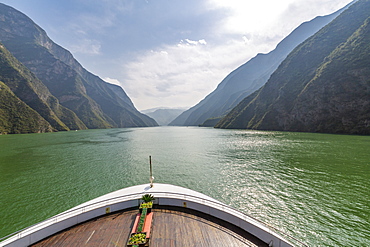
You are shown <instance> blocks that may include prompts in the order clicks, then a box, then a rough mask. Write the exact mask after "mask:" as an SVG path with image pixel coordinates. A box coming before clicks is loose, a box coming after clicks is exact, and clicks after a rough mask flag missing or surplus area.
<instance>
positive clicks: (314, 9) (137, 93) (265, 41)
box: [0, 0, 352, 110]
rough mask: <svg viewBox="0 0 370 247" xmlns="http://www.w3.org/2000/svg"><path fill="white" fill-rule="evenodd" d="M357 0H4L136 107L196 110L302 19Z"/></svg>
mask: <svg viewBox="0 0 370 247" xmlns="http://www.w3.org/2000/svg"><path fill="white" fill-rule="evenodd" d="M351 1H352V0H279V1H276V0H253V1H252V0H58V1H52V0H32V1H29V0H0V2H1V3H4V4H7V5H10V6H12V7H14V8H15V9H17V10H19V11H21V12H23V13H24V14H26V15H27V16H28V17H30V18H31V19H32V20H33V21H34V22H35V23H36V24H38V25H39V26H40V27H41V28H42V29H44V30H45V31H46V32H47V34H48V36H49V37H50V38H51V39H52V40H53V41H54V42H55V43H57V44H59V45H61V46H62V47H64V48H65V49H67V50H69V51H70V52H71V53H72V54H73V56H74V57H75V58H76V59H77V60H78V61H79V62H80V63H81V64H82V66H83V67H85V68H86V69H87V70H88V71H90V72H91V73H93V74H95V75H97V76H99V77H100V78H102V79H103V80H105V81H107V82H109V83H113V84H117V85H120V86H121V87H122V88H123V89H124V90H125V92H126V93H127V94H128V96H129V97H130V98H131V100H132V101H133V103H134V105H135V106H136V108H137V109H139V110H145V109H150V108H157V107H166V108H177V107H179V108H180V107H181V108H184V107H191V106H194V105H195V104H197V103H198V102H199V101H201V100H202V99H203V98H204V97H205V96H207V95H208V94H209V93H211V92H212V91H213V90H214V89H215V88H216V87H217V85H218V84H219V83H220V82H221V81H222V79H224V78H225V77H226V76H227V75H228V74H229V73H230V72H232V71H233V70H234V69H236V68H237V67H239V66H240V65H242V64H244V63H245V62H247V61H248V60H250V59H251V58H252V57H254V56H256V55H257V54H258V53H268V52H270V51H271V50H273V49H274V48H275V47H276V45H277V44H278V43H279V42H280V41H281V40H282V39H283V38H284V37H286V36H287V35H288V34H289V33H290V32H292V31H293V30H294V29H295V28H296V27H298V26H299V25H300V24H301V23H303V22H305V21H309V20H311V19H313V18H314V17H316V16H322V15H327V14H330V13H333V12H335V11H336V10H338V9H340V8H342V7H344V6H345V5H346V4H348V3H350V2H351Z"/></svg>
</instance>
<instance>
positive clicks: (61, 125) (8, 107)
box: [0, 44, 86, 133]
mask: <svg viewBox="0 0 370 247" xmlns="http://www.w3.org/2000/svg"><path fill="white" fill-rule="evenodd" d="M0 81H2V83H3V84H2V88H3V89H4V91H3V92H2V93H3V94H2V96H3V97H5V98H7V99H8V100H9V102H6V101H5V100H4V98H3V99H2V100H3V104H2V105H1V106H0V107H1V108H0V109H1V112H2V114H1V116H2V117H4V119H5V118H6V119H8V120H9V121H10V120H11V119H13V120H17V121H15V122H14V123H12V122H9V121H5V120H4V121H3V123H2V124H1V126H3V127H4V126H8V127H6V128H5V129H4V130H3V131H2V132H6V133H27V131H26V129H28V130H31V129H32V130H35V131H36V132H44V131H51V130H55V131H59V130H69V129H70V128H72V129H86V126H85V125H84V124H83V123H82V121H81V120H79V119H78V117H77V116H76V114H74V113H73V112H72V111H70V110H68V109H67V108H65V107H63V106H61V105H60V104H59V101H58V99H57V98H55V97H54V96H53V95H52V94H51V93H50V92H49V90H48V89H47V87H46V86H45V85H44V84H42V82H41V81H40V80H39V79H38V78H37V77H35V76H34V74H32V73H31V72H30V71H29V70H28V69H27V68H26V67H25V66H24V65H23V64H21V63H20V62H19V61H18V60H17V59H16V58H15V57H14V56H12V54H11V53H10V52H9V51H8V50H7V49H6V48H5V47H4V46H3V45H2V44H0ZM8 90H10V91H11V92H12V93H9V91H8ZM20 102H22V103H20ZM18 105H19V106H22V107H21V108H17V107H16V106H18ZM23 105H25V106H23ZM28 108H29V109H32V110H33V111H35V112H36V113H38V114H36V115H35V114H34V113H32V114H31V113H28V110H27V109H28ZM15 109H19V110H20V112H23V113H24V116H22V114H20V112H18V113H17V112H16V111H15ZM5 116H7V117H5ZM15 116H18V117H15ZM32 118H36V119H37V120H36V122H40V118H43V121H45V122H46V123H47V124H48V125H50V126H48V127H47V128H45V124H44V123H43V124H42V126H43V127H42V128H41V130H40V129H37V128H27V127H26V129H23V128H22V126H27V124H28V123H27V122H28V121H31V122H32ZM21 119H22V120H23V122H22V124H21V123H20V121H19V120H21ZM63 120H64V121H65V122H63ZM43 121H41V122H43ZM66 123H67V124H66ZM15 126H17V127H16V128H15ZM14 128H15V129H14ZM31 132H33V131H31Z"/></svg>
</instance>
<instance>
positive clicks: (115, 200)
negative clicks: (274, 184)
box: [0, 191, 308, 247]
mask: <svg viewBox="0 0 370 247" xmlns="http://www.w3.org/2000/svg"><path fill="white" fill-rule="evenodd" d="M142 194H145V192H138V193H132V194H127V195H120V196H117V197H113V198H109V199H105V200H102V201H99V202H94V203H92V204H88V205H84V206H81V207H77V208H72V209H70V210H67V211H64V212H62V213H60V214H58V215H55V216H53V217H51V218H48V219H46V220H43V221H41V222H39V223H36V224H33V225H31V226H29V227H26V228H23V229H21V230H18V231H16V232H14V233H11V234H9V235H7V236H5V237H2V238H1V239H0V241H3V240H6V239H8V238H10V237H13V236H15V235H17V234H19V236H18V238H20V237H21V236H20V234H21V233H22V232H25V231H27V230H32V228H34V227H36V226H42V225H43V224H46V223H51V222H53V221H54V223H57V222H59V221H58V218H59V219H60V218H63V216H66V215H68V214H72V215H71V216H73V215H75V213H77V211H80V213H84V212H87V211H90V210H94V209H98V208H101V207H103V206H107V205H111V204H112V203H119V202H124V201H129V200H135V199H140V197H141V196H142ZM151 194H154V195H156V194H157V195H162V197H163V198H166V197H169V198H171V197H170V196H171V195H176V196H183V197H184V199H187V200H189V199H193V201H194V202H199V203H201V204H204V205H207V206H212V207H215V205H217V206H220V207H222V211H226V210H225V209H230V210H231V211H232V213H234V214H239V215H242V216H244V218H249V219H252V220H254V221H256V222H258V223H260V224H261V225H263V226H265V227H266V228H268V229H270V230H272V231H273V232H276V233H280V234H282V235H284V236H285V237H287V238H289V239H290V240H293V241H294V242H296V243H298V244H300V245H302V246H305V247H308V245H306V244H305V243H303V242H301V241H300V240H298V239H296V238H295V237H293V236H291V235H289V234H288V233H285V232H283V231H281V230H279V229H277V228H276V227H273V226H271V225H269V224H266V223H265V222H262V221H261V220H258V219H256V218H254V217H252V216H250V215H247V214H245V213H243V212H240V211H239V210H237V209H235V208H233V207H231V206H229V205H227V204H224V203H222V202H219V201H217V200H210V199H207V198H202V197H198V196H194V195H189V194H183V193H177V192H154V191H153V192H151ZM158 198H160V197H158ZM174 198H175V199H179V198H176V197H174ZM210 204H213V205H210ZM86 209H88V210H86ZM229 213H231V212H229ZM241 218H242V217H241ZM63 219H64V218H63ZM0 243H1V242H0Z"/></svg>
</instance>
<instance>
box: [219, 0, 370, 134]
mask: <svg viewBox="0 0 370 247" xmlns="http://www.w3.org/2000/svg"><path fill="white" fill-rule="evenodd" d="M216 127H218V128H243V129H244V128H248V129H259V130H283V131H304V132H322V133H343V134H365V135H369V134H370V0H359V1H357V2H356V3H354V4H353V5H351V6H350V7H349V8H348V9H347V10H345V11H344V12H343V13H341V14H340V15H339V16H338V17H337V18H336V19H334V20H333V21H332V22H331V23H330V24H328V25H327V26H325V27H324V28H323V29H321V30H320V31H319V32H317V33H316V34H315V35H314V36H312V37H310V38H308V39H307V40H306V41H305V42H303V43H302V44H300V45H299V46H298V47H296V48H295V49H294V50H293V51H292V52H291V53H290V54H289V56H288V57H287V58H286V59H285V60H284V61H283V62H282V63H281V65H280V66H279V68H278V69H277V70H276V71H275V72H274V73H273V74H272V75H271V77H270V79H269V80H268V81H267V83H266V84H265V85H264V86H263V87H262V88H260V89H259V90H257V91H255V92H254V93H253V94H251V95H250V96H248V97H246V98H244V99H243V100H242V102H241V103H240V104H238V105H237V106H236V107H235V108H234V109H233V110H232V111H231V112H230V113H229V114H228V115H227V116H226V117H224V118H223V119H222V120H221V121H220V122H218V123H217V125H216Z"/></svg>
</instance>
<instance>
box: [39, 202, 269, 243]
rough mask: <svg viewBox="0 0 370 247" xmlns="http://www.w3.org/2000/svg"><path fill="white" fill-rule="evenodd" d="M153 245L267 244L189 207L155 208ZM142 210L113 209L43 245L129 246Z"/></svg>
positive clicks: (58, 234) (50, 239)
mask: <svg viewBox="0 0 370 247" xmlns="http://www.w3.org/2000/svg"><path fill="white" fill-rule="evenodd" d="M153 212H154V215H153V223H152V232H151V238H150V247H184V246H186V247H193V246H194V247H195V246H196V247H209V246H213V247H217V246H220V247H221V246H222V247H224V246H228V247H229V246H233V247H234V246H235V247H239V246H240V247H242V246H267V245H266V244H264V243H262V242H260V241H259V240H258V239H255V238H254V237H253V236H251V235H249V234H248V233H247V232H245V231H243V230H241V229H240V228H238V227H235V226H233V225H231V224H229V223H226V222H224V221H221V220H219V219H216V218H214V217H212V216H209V215H206V214H203V213H199V212H196V211H193V210H189V209H185V208H166V209H164V208H162V209H161V208H158V209H153ZM137 213H138V210H130V211H124V212H119V213H113V214H109V215H106V216H104V217H100V218H97V219H93V220H90V221H87V222H85V223H82V224H80V225H77V226H74V227H72V228H70V229H67V230H65V231H62V232H60V233H57V234H55V235H53V236H51V237H49V238H47V239H44V240H42V241H40V242H38V243H36V244H34V245H32V246H33V247H41V246H112V247H114V246H115V247H117V246H122V247H123V246H126V244H127V240H128V237H129V234H130V232H131V228H132V226H133V224H134V220H135V216H136V214H137Z"/></svg>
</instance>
